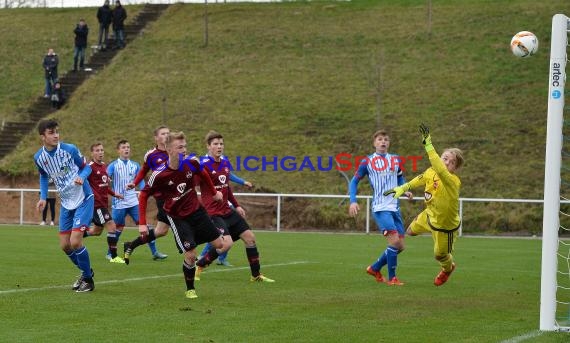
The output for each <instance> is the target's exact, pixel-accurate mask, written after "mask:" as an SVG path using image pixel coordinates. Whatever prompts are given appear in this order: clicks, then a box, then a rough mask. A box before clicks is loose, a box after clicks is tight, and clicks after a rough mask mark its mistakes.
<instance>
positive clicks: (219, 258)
mask: <svg viewBox="0 0 570 343" xmlns="http://www.w3.org/2000/svg"><path fill="white" fill-rule="evenodd" d="M228 251H229V250H226V251H224V252H223V253H221V254H220V256H218V260H220V262H223V261H225V260H226V258H227V257H228Z"/></svg>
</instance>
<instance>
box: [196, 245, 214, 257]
mask: <svg viewBox="0 0 570 343" xmlns="http://www.w3.org/2000/svg"><path fill="white" fill-rule="evenodd" d="M211 248H212V244H210V242H208V243H206V244H205V245H204V249H202V252H201V253H200V256H199V257H198V259H201V258H202V257H204V255H206V253H207V252H208V251H210V249H211Z"/></svg>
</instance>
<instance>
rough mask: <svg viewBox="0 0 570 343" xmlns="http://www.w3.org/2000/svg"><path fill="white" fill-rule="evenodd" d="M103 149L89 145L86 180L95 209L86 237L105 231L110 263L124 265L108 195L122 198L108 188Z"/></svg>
mask: <svg viewBox="0 0 570 343" xmlns="http://www.w3.org/2000/svg"><path fill="white" fill-rule="evenodd" d="M104 155H105V149H104V148H103V144H102V143H99V142H97V143H95V144H93V145H91V161H90V162H89V166H90V167H91V174H90V175H89V177H88V178H87V180H88V181H89V185H90V186H91V189H92V190H93V195H94V196H95V207H94V209H93V224H94V226H93V227H92V228H90V229H89V231H86V235H87V236H100V235H101V232H102V231H103V227H105V228H106V229H107V244H108V245H109V252H110V253H111V259H110V260H109V262H111V263H125V261H124V260H123V259H122V258H121V257H119V256H117V241H118V240H119V239H118V237H117V235H116V228H117V227H116V226H115V222H114V221H113V218H112V217H111V214H109V208H108V207H109V198H108V195H111V196H114V197H117V198H119V199H122V198H123V196H122V195H120V194H116V193H115V192H113V190H112V189H111V188H110V187H109V181H110V179H109V175H108V174H107V165H106V164H105V162H103V156H104Z"/></svg>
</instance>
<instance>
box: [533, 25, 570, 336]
mask: <svg viewBox="0 0 570 343" xmlns="http://www.w3.org/2000/svg"><path fill="white" fill-rule="evenodd" d="M569 20H570V19H569V18H568V17H567V16H565V15H563V14H556V15H554V17H553V18H552V41H551V48H550V76H549V85H548V119H547V133H546V160H545V168H544V216H543V223H542V230H543V231H542V272H541V285H540V287H541V291H540V330H543V331H556V330H560V331H568V330H570V326H568V325H569V324H568V321H565V322H562V323H561V322H560V321H558V320H557V313H558V312H560V309H558V312H557V306H560V307H564V308H565V310H566V311H568V306H569V305H568V304H563V303H560V302H558V301H557V291H560V289H559V287H558V250H559V229H560V217H559V216H560V200H561V197H560V196H561V194H560V187H561V167H562V146H563V125H564V98H565V97H564V84H565V82H566V71H565V70H566V59H567V57H566V49H567V46H568V27H569ZM569 291H570V290H564V292H569Z"/></svg>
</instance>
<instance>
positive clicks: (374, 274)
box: [366, 266, 384, 282]
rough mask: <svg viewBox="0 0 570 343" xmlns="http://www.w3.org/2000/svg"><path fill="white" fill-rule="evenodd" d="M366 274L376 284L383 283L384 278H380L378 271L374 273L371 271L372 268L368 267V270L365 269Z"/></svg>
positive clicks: (380, 274)
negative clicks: (370, 276) (371, 277)
mask: <svg viewBox="0 0 570 343" xmlns="http://www.w3.org/2000/svg"><path fill="white" fill-rule="evenodd" d="M366 273H368V274H369V275H372V276H374V278H375V279H376V282H384V277H383V276H382V273H380V271H375V270H374V269H372V266H368V268H366Z"/></svg>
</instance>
